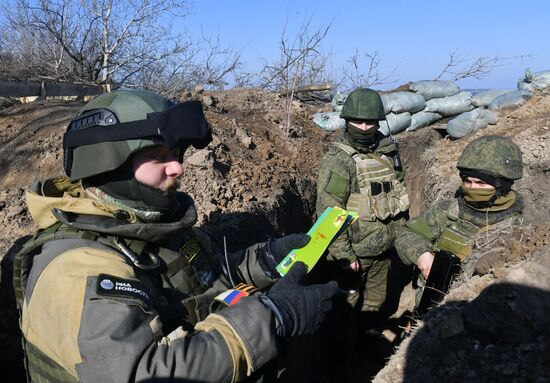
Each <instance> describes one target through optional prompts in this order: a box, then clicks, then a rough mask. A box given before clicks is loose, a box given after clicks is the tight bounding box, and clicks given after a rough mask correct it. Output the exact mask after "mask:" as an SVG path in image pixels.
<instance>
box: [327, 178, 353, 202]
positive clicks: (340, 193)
mask: <svg viewBox="0 0 550 383" xmlns="http://www.w3.org/2000/svg"><path fill="white" fill-rule="evenodd" d="M348 187H349V180H348V179H346V178H345V177H342V176H341V175H339V174H338V173H335V172H331V173H330V179H329V181H328V184H327V186H326V187H325V191H326V192H327V193H329V194H333V195H335V196H337V197H338V198H344V197H345V196H346V193H347V192H348Z"/></svg>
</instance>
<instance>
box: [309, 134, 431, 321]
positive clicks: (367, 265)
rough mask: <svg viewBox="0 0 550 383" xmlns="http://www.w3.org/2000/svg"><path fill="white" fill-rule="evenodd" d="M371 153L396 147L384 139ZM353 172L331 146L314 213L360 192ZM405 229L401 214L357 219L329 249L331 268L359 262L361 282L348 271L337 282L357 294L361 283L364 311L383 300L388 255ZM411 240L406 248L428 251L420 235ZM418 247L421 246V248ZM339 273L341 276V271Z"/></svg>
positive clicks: (389, 152)
mask: <svg viewBox="0 0 550 383" xmlns="http://www.w3.org/2000/svg"><path fill="white" fill-rule="evenodd" d="M340 141H341V142H343V143H344V144H346V145H352V142H350V140H348V139H346V136H345V135H344V136H343V137H342V138H341V139H340ZM358 150H359V151H361V150H360V149H358ZM374 153H376V154H385V155H386V156H392V153H395V146H394V145H392V142H391V140H383V141H381V142H380V144H379V145H378V148H377V149H375V150H374ZM355 173H356V164H355V161H354V160H353V159H352V158H351V157H350V156H349V155H348V154H347V153H345V152H344V151H343V150H342V149H341V148H339V147H337V146H333V147H331V148H330V149H329V151H328V152H327V154H326V155H325V156H324V157H323V159H322V160H321V162H320V165H319V178H318V180H317V206H316V209H317V214H321V213H322V212H323V211H324V210H325V209H326V208H327V207H333V206H339V207H342V208H345V206H346V203H347V201H348V198H349V196H350V193H358V192H359V185H358V183H357V177H356V174H355ZM397 178H398V179H399V180H400V181H401V182H403V180H404V172H399V173H397ZM404 227H405V218H404V216H403V215H401V216H397V217H393V218H388V219H386V220H384V221H381V220H374V221H363V220H358V221H357V222H356V223H354V224H353V225H352V227H351V228H350V229H348V230H347V231H346V232H344V233H343V234H342V235H340V237H338V238H337V239H336V240H335V241H334V242H333V244H332V245H331V247H330V248H329V262H330V263H332V264H333V266H332V267H333V268H339V269H341V270H342V269H345V268H346V267H348V266H349V265H350V264H351V263H353V262H355V261H359V262H360V264H361V268H362V272H363V275H362V276H363V277H362V278H361V281H359V282H358V281H356V275H355V274H356V273H354V272H352V271H349V272H347V274H348V276H347V277H344V278H343V280H341V281H340V282H341V283H342V282H343V283H345V282H346V281H345V280H346V279H347V280H348V282H349V283H350V284H351V285H352V286H350V289H353V290H358V291H361V290H362V289H363V287H362V286H361V284H364V293H363V300H364V302H361V303H358V304H360V305H361V306H362V308H363V310H366V311H376V310H378V309H379V308H380V306H382V304H383V303H384V301H385V299H386V287H387V286H386V285H387V276H388V271H389V265H390V262H389V258H388V256H387V252H388V251H389V250H390V249H391V248H392V246H393V244H394V241H395V239H396V238H397V237H399V236H400V233H401V231H402V230H403V228H404ZM411 241H413V243H412V244H408V245H407V246H412V247H415V248H417V249H418V250H417V251H422V250H423V249H425V248H428V249H429V246H427V245H426V241H425V240H424V239H423V238H421V237H419V236H416V238H414V237H413V238H411ZM417 244H420V248H419V247H418V245H417ZM341 270H340V271H341ZM340 274H342V273H341V272H340ZM352 281H353V282H352ZM358 284H359V285H358ZM353 285H354V286H353ZM352 287H353V288H352ZM361 292H362V291H361ZM350 303H354V302H350Z"/></svg>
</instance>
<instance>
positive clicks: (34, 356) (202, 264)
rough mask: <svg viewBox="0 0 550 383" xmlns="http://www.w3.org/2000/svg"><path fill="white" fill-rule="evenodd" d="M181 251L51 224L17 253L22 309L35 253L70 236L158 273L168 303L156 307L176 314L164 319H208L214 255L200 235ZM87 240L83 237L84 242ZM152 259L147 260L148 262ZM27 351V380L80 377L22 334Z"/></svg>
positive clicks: (17, 287) (16, 286)
mask: <svg viewBox="0 0 550 383" xmlns="http://www.w3.org/2000/svg"><path fill="white" fill-rule="evenodd" d="M187 237H188V238H186V239H185V241H184V244H183V245H182V246H181V247H180V249H179V251H174V250H170V249H167V248H164V247H160V246H156V245H152V244H150V243H148V242H144V241H140V240H132V239H121V238H119V237H115V236H106V235H102V234H100V233H95V232H91V231H86V230H79V229H75V228H72V227H69V226H66V225H63V224H61V223H56V224H54V225H52V226H50V227H49V228H47V229H44V230H41V231H39V232H38V233H36V234H35V235H34V236H33V237H32V238H31V239H30V240H28V241H27V242H26V243H25V244H24V245H23V247H22V249H21V250H20V251H19V252H18V253H17V255H16V257H15V258H14V262H13V286H14V292H15V298H16V300H17V306H18V309H19V313H20V314H21V310H22V308H23V301H24V294H23V291H24V290H25V288H26V286H27V280H28V277H29V274H30V271H31V268H32V265H33V258H34V256H35V255H37V254H39V253H40V250H41V248H42V246H43V245H44V244H45V243H47V242H51V241H56V240H63V239H69V238H81V239H82V240H84V241H86V240H91V241H96V242H99V243H101V244H103V245H106V246H108V247H110V248H112V249H114V250H116V251H117V253H118V254H119V255H120V256H121V257H123V258H124V259H125V260H126V261H127V262H128V263H130V264H132V265H133V266H134V268H136V269H140V270H144V271H145V272H148V273H153V274H158V275H160V278H161V279H162V290H163V293H164V294H165V295H166V296H165V298H166V299H165V302H161V304H166V308H169V310H163V307H162V306H161V307H155V309H157V311H158V312H159V315H160V316H161V320H163V321H166V322H170V321H171V320H173V319H174V318H170V317H168V318H163V314H164V315H167V316H170V314H171V313H176V314H177V315H181V313H182V311H183V312H184V313H185V314H184V315H183V317H181V316H180V317H179V318H177V319H178V320H179V321H180V322H181V321H183V320H185V321H186V322H188V323H189V324H191V325H192V326H194V325H195V324H196V323H197V322H199V321H200V320H203V319H204V318H206V316H207V315H208V314H210V312H211V311H212V310H213V307H214V305H215V304H214V301H213V297H214V296H215V295H217V294H215V293H212V294H205V293H206V291H207V290H208V288H209V287H211V286H212V284H213V282H214V280H215V279H216V278H217V276H218V274H217V273H216V272H215V268H214V267H213V265H211V264H210V257H209V256H208V254H205V248H206V249H208V246H204V245H202V244H201V239H200V238H198V237H197V236H191V235H188V236H187ZM83 243H84V242H83ZM146 258H148V260H147V262H144V261H145V259H146ZM174 301H175V302H177V303H176V304H177V305H180V306H182V307H180V310H178V309H177V308H176V307H174V303H173V302H174ZM20 317H21V315H20ZM22 340H23V350H24V351H25V359H26V360H25V368H26V370H27V374H28V377H27V378H28V380H29V381H36V382H73V381H76V379H75V378H74V377H73V376H72V375H71V374H69V373H68V372H67V371H66V370H65V369H64V368H63V367H61V366H59V365H58V364H57V363H56V362H55V361H54V360H52V359H51V358H49V357H48V356H47V355H45V354H44V353H42V352H41V351H40V350H38V349H37V348H36V347H34V346H33V345H32V344H30V343H27V342H26V341H25V338H24V336H23V338H22Z"/></svg>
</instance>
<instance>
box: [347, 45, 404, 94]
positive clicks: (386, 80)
mask: <svg viewBox="0 0 550 383" xmlns="http://www.w3.org/2000/svg"><path fill="white" fill-rule="evenodd" d="M362 56H363V57H364V59H365V60H364V61H363V60H361V58H362ZM364 63H366V65H364ZM342 72H343V77H344V79H343V83H344V84H345V85H346V87H347V90H351V89H354V88H372V87H376V86H381V85H387V84H391V83H394V82H395V81H397V79H396V78H395V73H396V72H397V66H395V67H394V68H393V69H392V70H391V71H390V72H389V73H388V74H385V75H382V74H381V73H380V54H379V52H378V51H374V53H368V52H367V53H365V54H364V55H361V54H360V53H359V50H358V49H357V48H356V49H355V54H354V55H353V56H351V57H350V59H349V60H348V65H345V66H344V67H343V68H342Z"/></svg>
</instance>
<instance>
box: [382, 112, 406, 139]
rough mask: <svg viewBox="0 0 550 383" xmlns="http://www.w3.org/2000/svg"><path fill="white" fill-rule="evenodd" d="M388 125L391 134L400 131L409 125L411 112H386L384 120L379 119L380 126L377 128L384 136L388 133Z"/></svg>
mask: <svg viewBox="0 0 550 383" xmlns="http://www.w3.org/2000/svg"><path fill="white" fill-rule="evenodd" d="M388 125H389V126H390V129H391V133H392V134H395V133H399V132H402V131H403V130H405V129H407V128H408V127H409V126H410V125H411V114H410V113H409V112H405V113H399V114H395V113H389V114H387V115H386V121H380V127H379V128H378V130H379V131H381V132H382V133H383V134H384V135H385V136H388V135H389V130H390V129H388Z"/></svg>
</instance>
